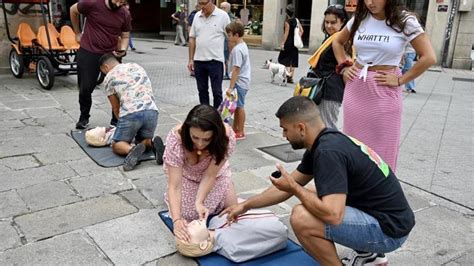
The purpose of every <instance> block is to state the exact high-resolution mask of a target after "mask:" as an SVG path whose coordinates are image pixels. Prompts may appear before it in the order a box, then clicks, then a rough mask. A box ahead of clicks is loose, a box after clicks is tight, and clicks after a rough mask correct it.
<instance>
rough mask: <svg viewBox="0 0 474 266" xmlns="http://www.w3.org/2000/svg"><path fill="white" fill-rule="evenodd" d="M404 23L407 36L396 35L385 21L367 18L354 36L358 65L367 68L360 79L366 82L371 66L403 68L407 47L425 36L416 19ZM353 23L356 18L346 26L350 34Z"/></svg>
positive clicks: (397, 33) (410, 17) (407, 18)
mask: <svg viewBox="0 0 474 266" xmlns="http://www.w3.org/2000/svg"><path fill="white" fill-rule="evenodd" d="M405 19H406V24H405V29H404V32H405V33H407V34H405V33H404V32H396V31H395V30H394V29H392V28H391V27H389V26H387V24H386V23H385V20H377V19H375V18H374V17H373V16H372V15H371V14H370V13H368V14H367V17H366V18H365V19H364V20H363V21H362V22H361V23H360V25H359V28H358V30H357V31H356V33H355V35H354V47H355V50H356V53H357V57H356V61H357V62H358V63H359V64H361V65H363V66H364V68H363V69H362V71H361V73H360V76H359V78H363V79H364V81H365V80H366V77H367V71H368V68H369V67H370V66H375V65H390V66H398V65H399V64H400V60H401V59H402V56H403V54H404V51H405V47H406V45H407V43H408V42H411V41H412V40H413V39H415V38H416V37H417V36H418V35H420V34H421V33H423V32H424V31H423V28H422V27H421V25H420V23H419V22H418V20H417V19H416V17H415V16H413V15H408V16H406V18H405ZM353 23H354V18H351V19H350V20H349V22H347V29H348V30H349V32H350V30H351V27H352V24H353ZM410 34H411V35H410Z"/></svg>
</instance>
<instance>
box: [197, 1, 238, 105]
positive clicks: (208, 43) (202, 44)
mask: <svg viewBox="0 0 474 266" xmlns="http://www.w3.org/2000/svg"><path fill="white" fill-rule="evenodd" d="M214 1H215V0H198V4H199V5H200V6H201V8H202V9H201V11H199V12H198V13H196V15H195V17H194V20H193V25H192V26H191V32H190V33H189V63H188V68H189V71H191V72H192V71H194V73H195V76H196V84H197V87H198V92H199V102H200V103H202V104H209V78H210V79H211V88H212V96H213V100H214V101H213V105H214V108H218V107H219V105H220V104H221V102H222V78H223V73H224V39H225V36H226V32H225V27H226V26H227V24H229V23H230V19H229V16H228V15H227V13H226V12H225V11H223V10H221V9H219V8H217V7H216V6H215V5H214Z"/></svg>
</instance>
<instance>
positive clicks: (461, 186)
mask: <svg viewBox="0 0 474 266" xmlns="http://www.w3.org/2000/svg"><path fill="white" fill-rule="evenodd" d="M136 46H137V47H138V48H137V49H138V53H133V52H131V53H130V54H129V55H128V56H127V58H126V61H134V62H138V63H140V64H141V65H143V66H144V67H145V68H146V70H147V72H148V74H149V76H150V78H151V80H152V82H153V87H154V92H155V95H156V97H157V99H158V103H159V109H160V115H159V126H158V128H157V132H156V133H157V134H159V135H161V136H166V134H167V132H168V131H169V130H170V129H171V128H172V127H173V126H175V125H176V124H177V123H179V122H180V121H182V120H183V119H184V117H185V115H186V113H187V112H188V110H189V109H190V108H191V107H192V106H193V105H195V104H197V103H198V97H197V90H196V86H195V80H194V79H193V78H192V77H190V76H189V75H188V73H187V70H186V68H185V65H186V63H187V52H188V51H187V48H184V47H176V46H174V45H172V44H170V43H166V42H153V41H146V40H141V41H140V40H137V41H136ZM250 54H251V61H252V68H253V71H252V88H251V90H250V91H249V93H248V96H247V103H246V110H247V114H248V115H247V125H246V127H247V129H246V130H247V132H248V137H247V139H246V140H244V141H242V142H239V144H238V146H237V149H236V152H235V154H234V155H233V156H232V158H231V166H232V170H233V180H234V183H235V185H236V188H237V191H238V192H239V195H241V196H244V197H246V196H249V195H252V194H255V193H258V192H260V191H262V190H263V189H265V188H266V187H267V186H268V185H269V181H268V180H267V178H266V176H267V175H268V174H269V173H270V172H271V171H272V170H273V169H274V164H275V162H276V161H278V160H277V159H275V158H274V157H272V156H270V155H267V154H264V153H262V152H261V151H259V150H257V149H256V148H258V147H263V146H270V145H275V144H280V143H285V140H284V139H283V138H281V130H280V129H279V126H278V120H277V119H276V118H275V117H274V113H275V111H276V109H277V108H278V106H279V105H280V104H281V103H282V102H283V101H284V100H286V99H287V98H288V97H290V96H291V95H292V91H293V87H292V86H290V85H288V86H286V87H280V86H278V85H274V84H270V77H269V75H270V74H269V72H268V70H264V69H261V65H262V64H263V61H264V60H265V59H268V58H273V59H276V58H277V56H278V53H277V52H275V51H264V50H258V49H251V50H250ZM307 58H308V55H305V54H302V55H300V68H298V69H297V76H302V75H304V73H305V72H306V69H307V64H306V59H307ZM2 60H7V59H6V58H2ZM473 78H474V72H472V71H460V70H447V69H436V68H435V69H432V71H428V72H426V73H425V74H423V76H422V77H421V78H419V79H418V80H417V91H418V93H417V94H405V95H404V113H403V126H402V143H401V149H400V157H399V162H398V165H399V166H398V168H399V169H398V176H399V179H400V180H401V182H402V186H403V188H404V190H405V193H406V194H407V197H408V199H409V201H410V204H411V206H412V208H413V209H414V210H415V213H416V220H417V225H416V226H415V229H414V230H413V232H412V234H411V235H410V238H409V239H408V241H407V242H406V244H405V245H404V247H403V248H401V249H399V250H397V251H396V252H393V253H390V254H389V255H388V256H389V260H390V263H391V264H393V265H441V264H443V265H471V264H472V261H474V249H473V246H474V243H473V239H474V237H473V236H474V234H473V233H474V232H473V230H474V223H473V222H474V218H473V208H474V199H473V193H472V188H473V187H474V184H473V178H472V177H473V165H472V164H473V163H472V161H473V136H474V134H473V118H472V114H473V104H472V103H473V95H474V90H473V89H474V88H473V84H474V83H473ZM0 81H1V82H0V136H1V137H0V265H9V264H20V265H21V264H45V265H50V264H88V265H90V264H97V265H100V264H145V265H155V264H158V265H178V264H179V265H196V264H195V263H194V262H193V261H192V260H190V259H185V258H183V257H181V256H179V255H176V253H175V251H176V250H175V248H174V244H173V239H172V236H171V234H170V232H169V231H168V230H167V229H166V228H165V227H164V225H163V224H162V223H161V220H160V219H159V217H158V214H157V213H158V211H159V210H163V209H165V208H166V205H165V203H164V201H163V192H164V191H165V189H166V177H165V176H164V174H163V171H162V168H161V167H159V166H156V165H155V164H154V163H152V162H144V163H142V164H141V165H140V166H138V168H137V169H136V170H134V171H131V172H123V171H122V169H121V168H119V167H117V168H102V167H99V166H97V165H96V164H95V163H94V162H93V161H91V160H90V159H89V158H88V157H87V156H86V155H85V154H84V152H83V151H82V150H81V149H80V148H79V147H78V146H77V145H76V143H75V142H74V141H73V140H72V138H71V137H70V131H71V129H73V127H74V124H75V122H76V119H77V118H78V117H79V106H78V103H77V98H78V96H77V94H78V93H77V87H76V81H75V77H74V76H70V77H57V79H56V84H55V86H54V88H53V89H52V90H50V91H45V90H42V89H40V88H39V85H38V83H37V81H36V79H35V78H34V75H32V74H27V75H25V77H24V78H23V79H21V80H18V79H15V78H13V77H12V76H11V75H10V74H0ZM227 84H228V82H224V85H227ZM108 121H110V107H109V103H108V101H107V99H106V97H105V95H104V91H103V89H100V88H99V89H97V90H96V91H95V92H94V106H93V111H92V117H91V125H92V126H99V125H107V124H108ZM285 166H286V167H287V168H288V169H294V168H295V167H296V163H289V164H285ZM297 203H298V200H297V199H294V198H292V199H289V200H288V201H287V202H285V203H282V204H279V205H277V206H274V207H272V210H274V211H275V212H276V213H277V214H278V215H279V216H280V217H281V218H282V220H283V221H284V222H285V223H286V224H287V225H288V226H289V223H288V215H289V212H290V210H291V206H293V205H295V204H297ZM290 237H291V238H293V239H295V238H294V235H293V233H291V232H290ZM338 249H339V251H340V254H341V255H343V254H346V253H347V251H348V250H347V249H345V248H343V247H338Z"/></svg>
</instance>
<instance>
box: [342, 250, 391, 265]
mask: <svg viewBox="0 0 474 266" xmlns="http://www.w3.org/2000/svg"><path fill="white" fill-rule="evenodd" d="M341 262H342V264H343V265H353V266H362V265H374V266H386V265H388V259H387V257H386V256H385V254H383V253H370V252H357V251H355V250H354V251H352V252H351V254H350V255H349V256H348V257H345V258H343V259H342V260H341Z"/></svg>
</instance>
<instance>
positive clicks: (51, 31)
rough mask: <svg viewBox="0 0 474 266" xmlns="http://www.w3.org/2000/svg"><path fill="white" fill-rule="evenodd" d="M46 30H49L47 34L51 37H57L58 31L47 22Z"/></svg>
mask: <svg viewBox="0 0 474 266" xmlns="http://www.w3.org/2000/svg"><path fill="white" fill-rule="evenodd" d="M48 31H49V36H51V37H53V36H54V37H55V38H57V39H59V32H58V30H57V29H56V27H55V26H54V25H53V24H51V23H48Z"/></svg>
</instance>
